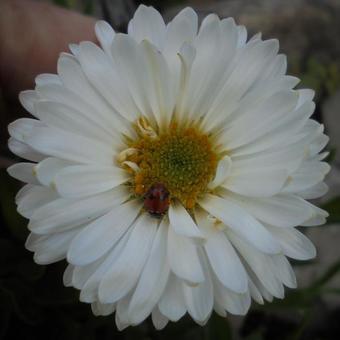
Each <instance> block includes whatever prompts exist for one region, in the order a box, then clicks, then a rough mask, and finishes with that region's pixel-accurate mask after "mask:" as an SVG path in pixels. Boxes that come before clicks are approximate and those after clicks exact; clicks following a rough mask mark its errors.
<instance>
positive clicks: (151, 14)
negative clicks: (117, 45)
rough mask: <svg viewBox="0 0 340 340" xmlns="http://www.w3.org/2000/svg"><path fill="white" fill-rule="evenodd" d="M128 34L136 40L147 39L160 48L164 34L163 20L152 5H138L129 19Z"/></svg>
mask: <svg viewBox="0 0 340 340" xmlns="http://www.w3.org/2000/svg"><path fill="white" fill-rule="evenodd" d="M129 35H131V36H132V37H133V38H134V39H135V40H136V41H137V42H141V41H142V40H144V39H147V40H149V41H150V42H151V43H152V44H154V45H155V46H157V47H158V48H159V49H160V48H161V47H162V45H163V42H164V36H165V24H164V20H163V18H162V16H161V15H160V14H159V12H158V11H157V10H155V9H154V8H153V7H146V6H144V5H140V6H139V7H138V8H137V11H136V12H135V14H134V16H133V19H132V20H131V21H130V24H129Z"/></svg>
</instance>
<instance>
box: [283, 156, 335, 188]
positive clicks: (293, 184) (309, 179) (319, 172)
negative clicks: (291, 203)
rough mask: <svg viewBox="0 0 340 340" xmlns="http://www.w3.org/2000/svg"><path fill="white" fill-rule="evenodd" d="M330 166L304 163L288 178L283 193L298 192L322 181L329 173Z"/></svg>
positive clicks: (314, 162)
mask: <svg viewBox="0 0 340 340" xmlns="http://www.w3.org/2000/svg"><path fill="white" fill-rule="evenodd" d="M329 170H330V166H329V165H328V164H327V163H325V162H319V161H306V162H304V163H303V164H302V165H301V167H300V168H299V169H298V170H297V171H296V172H295V173H294V174H292V175H291V176H290V178H289V181H288V182H287V185H286V186H285V188H284V191H285V192H292V193H295V192H300V191H303V190H307V189H309V188H310V187H312V186H314V185H316V184H318V183H319V182H321V181H323V179H324V178H325V176H326V174H327V173H328V172H329Z"/></svg>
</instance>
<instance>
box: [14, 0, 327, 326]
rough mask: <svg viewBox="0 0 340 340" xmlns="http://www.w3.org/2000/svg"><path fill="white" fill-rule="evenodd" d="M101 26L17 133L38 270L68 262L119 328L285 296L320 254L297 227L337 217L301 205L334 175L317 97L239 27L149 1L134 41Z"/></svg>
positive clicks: (22, 202)
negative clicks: (172, 12)
mask: <svg viewBox="0 0 340 340" xmlns="http://www.w3.org/2000/svg"><path fill="white" fill-rule="evenodd" d="M95 29H96V34H97V38H98V40H99V42H100V44H101V48H100V47H98V46H96V45H95V44H93V43H90V42H82V43H80V44H79V45H71V46H70V49H71V51H72V54H68V53H63V54H62V55H61V56H60V58H59V61H58V74H57V75H52V74H44V75H40V76H38V77H37V78H36V88H35V90H33V91H24V92H22V93H21V94H20V100H21V103H22V104H23V106H24V107H25V108H26V109H27V110H28V111H29V112H30V113H31V114H32V115H33V116H34V117H35V119H28V118H23V119H19V120H17V121H15V122H14V123H12V124H11V125H10V126H9V132H10V135H11V138H10V140H9V148H10V149H11V150H12V152H13V153H15V154H16V155H18V156H20V157H22V158H25V159H27V160H28V161H30V162H26V163H18V164H15V165H14V166H12V167H10V168H9V169H8V171H9V173H10V174H11V175H12V176H13V177H15V178H18V179H20V180H22V181H24V182H26V183H28V184H27V185H25V186H24V187H23V189H22V190H20V192H19V193H18V195H17V198H16V200H17V205H18V211H19V212H20V213H21V214H22V215H23V216H25V217H26V218H28V219H29V220H30V221H29V224H28V228H29V229H30V231H31V234H30V236H29V238H28V240H27V243H26V247H27V248H28V249H29V250H31V251H33V252H34V253H35V254H34V259H35V261H36V262H37V263H40V264H48V263H52V262H55V261H59V260H61V259H64V258H66V259H67V261H68V263H69V265H68V267H67V269H66V271H65V275H64V283H65V285H67V286H73V287H75V288H77V289H79V290H80V291H81V292H80V300H81V301H84V302H87V303H91V304H92V309H93V312H94V313H95V314H103V315H107V314H110V313H113V312H114V311H115V312H116V322H117V325H118V327H119V328H120V329H122V328H124V327H126V326H128V325H136V324H139V323H140V322H142V321H143V320H144V319H145V318H147V317H148V316H149V315H150V314H152V319H153V322H154V324H155V326H156V327H157V328H162V327H164V326H165V325H166V323H167V322H168V320H171V321H177V320H179V319H180V318H181V317H182V316H183V315H184V314H185V313H186V312H188V313H189V314H190V315H191V317H192V318H193V319H194V320H195V321H196V322H198V323H199V324H204V323H205V322H206V321H207V320H208V318H209V316H210V314H211V313H212V311H213V310H215V311H216V312H217V313H218V314H220V315H222V316H225V315H226V313H227V312H229V313H232V314H245V313H246V312H247V310H248V308H249V306H250V302H251V298H253V299H254V300H255V301H256V302H258V303H263V300H264V299H265V300H269V301H271V300H272V299H273V297H277V298H283V296H284V288H283V286H288V287H291V288H293V287H295V286H296V280H295V276H294V272H293V270H292V268H291V266H290V264H289V262H288V260H287V257H290V258H294V259H299V260H306V259H310V258H312V257H314V256H315V248H314V246H313V245H312V244H311V243H310V241H309V240H308V239H307V238H306V237H305V236H304V235H303V234H302V233H301V232H299V231H298V230H297V229H296V228H295V227H296V226H299V225H303V226H312V225H319V224H323V223H324V222H325V218H326V216H327V213H326V212H324V211H323V210H321V209H319V208H317V207H316V206H314V205H312V204H311V203H309V202H307V201H306V199H312V198H316V197H320V196H322V195H323V194H324V193H325V192H326V190H327V187H326V185H325V184H324V183H323V179H324V176H325V175H326V173H327V172H328V170H329V166H328V164H326V163H325V162H323V161H322V159H323V158H324V157H325V153H321V154H320V151H321V150H322V149H323V148H324V147H325V145H326V144H327V141H328V138H327V137H326V136H325V135H324V134H323V126H321V125H320V124H318V123H317V122H316V121H314V120H312V119H310V116H311V115H312V113H313V111H314V103H313V95H314V93H313V91H311V90H294V89H293V88H294V87H295V85H296V84H297V83H298V79H297V78H294V77H291V76H287V75H286V58H285V56H284V55H282V54H278V48H279V47H278V42H277V41H276V40H266V41H263V40H262V39H261V36H260V35H255V36H254V37H252V38H251V39H249V40H247V31H246V29H245V28H244V27H243V26H238V25H236V24H235V22H234V20H233V19H231V18H228V19H223V20H220V19H219V18H218V17H217V16H216V15H208V16H207V17H206V18H205V19H204V20H203V22H202V24H201V25H200V27H199V28H198V21H197V15H196V13H195V12H194V11H193V10H192V9H190V8H186V9H184V10H183V11H181V12H180V13H179V14H178V15H177V16H176V17H175V18H174V19H173V20H172V21H171V22H170V23H168V24H167V25H165V24H164V21H163V19H162V17H161V15H160V14H159V13H158V12H157V11H156V10H155V9H153V8H152V7H145V6H140V7H139V8H138V10H137V12H136V13H135V15H134V17H133V19H132V20H131V21H130V23H129V27H128V34H119V33H115V32H114V31H113V29H112V28H111V27H110V26H109V25H108V24H107V23H106V22H103V21H99V22H98V23H97V24H96V28H95Z"/></svg>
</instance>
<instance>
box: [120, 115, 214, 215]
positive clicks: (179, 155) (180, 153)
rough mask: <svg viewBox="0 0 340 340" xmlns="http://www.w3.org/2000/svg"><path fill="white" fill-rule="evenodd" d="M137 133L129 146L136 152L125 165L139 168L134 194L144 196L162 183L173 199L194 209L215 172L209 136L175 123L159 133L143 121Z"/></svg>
mask: <svg viewBox="0 0 340 340" xmlns="http://www.w3.org/2000/svg"><path fill="white" fill-rule="evenodd" d="M140 125H142V127H143V128H142V129H141V128H140ZM136 131H137V133H138V136H139V137H138V138H137V139H136V140H135V141H131V143H130V145H129V148H130V150H136V151H135V152H133V153H132V152H127V153H125V157H124V160H125V162H134V163H135V164H136V165H137V166H138V171H136V172H135V173H134V178H133V183H132V187H133V188H134V192H135V194H136V195H137V196H142V195H145V193H146V192H147V191H148V190H149V188H150V187H151V186H152V185H154V184H155V183H162V184H163V185H164V186H165V187H166V188H167V190H168V191H169V193H170V199H174V198H176V199H178V200H179V201H181V202H182V204H183V205H184V206H185V207H186V208H187V209H192V208H194V206H195V204H196V201H197V199H198V198H199V197H200V196H201V195H203V194H204V193H205V192H206V191H207V186H208V183H209V182H210V181H211V179H212V178H213V176H214V175H215V172H216V166H217V161H218V157H217V154H216V153H215V152H214V150H213V147H212V143H211V141H210V139H209V137H208V136H207V135H206V134H204V133H202V132H201V131H200V130H199V129H198V128H181V127H180V126H179V125H178V124H176V123H172V124H171V125H170V126H169V127H168V129H164V131H163V132H162V133H160V134H157V133H155V132H154V131H152V129H151V128H150V127H149V126H147V124H146V121H145V119H144V118H143V120H142V124H141V123H140V122H139V123H137V124H136ZM145 131H147V133H145Z"/></svg>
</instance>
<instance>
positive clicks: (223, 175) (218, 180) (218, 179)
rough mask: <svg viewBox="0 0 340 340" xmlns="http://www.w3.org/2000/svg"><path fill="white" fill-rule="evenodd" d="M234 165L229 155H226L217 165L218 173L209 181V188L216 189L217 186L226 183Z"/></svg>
mask: <svg viewBox="0 0 340 340" xmlns="http://www.w3.org/2000/svg"><path fill="white" fill-rule="evenodd" d="M231 167H232V161H231V158H230V157H229V156H224V157H223V158H222V159H221V160H220V161H219V162H218V165H217V169H216V174H215V177H214V179H213V180H212V181H211V182H210V183H209V186H208V187H209V189H215V188H216V187H218V186H220V185H222V184H224V182H225V181H226V179H227V178H228V176H230V173H231Z"/></svg>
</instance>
